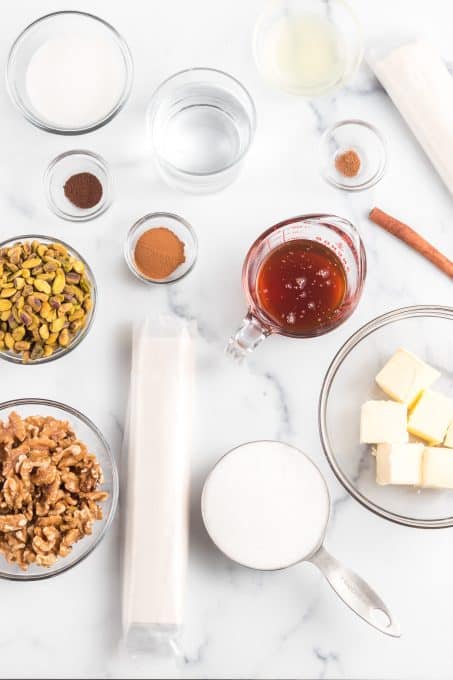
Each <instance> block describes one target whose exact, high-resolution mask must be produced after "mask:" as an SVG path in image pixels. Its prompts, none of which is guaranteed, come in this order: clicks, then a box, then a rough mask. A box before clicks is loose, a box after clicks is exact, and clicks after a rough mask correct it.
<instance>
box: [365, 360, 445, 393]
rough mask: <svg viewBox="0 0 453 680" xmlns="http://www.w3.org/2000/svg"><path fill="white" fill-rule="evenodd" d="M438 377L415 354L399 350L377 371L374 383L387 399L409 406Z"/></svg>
mask: <svg viewBox="0 0 453 680" xmlns="http://www.w3.org/2000/svg"><path fill="white" fill-rule="evenodd" d="M440 375H441V374H440V373H439V371H436V369H435V368H432V367H431V366H429V365H428V364H426V363H425V362H424V361H422V360H421V359H419V358H418V357H417V356H415V354H412V352H409V351H408V350H406V349H403V348H400V349H398V350H397V351H396V352H395V354H394V355H393V356H392V357H391V358H390V359H389V360H388V361H387V363H386V364H385V366H384V368H383V369H382V370H381V371H379V373H378V374H377V376H376V382H377V384H378V385H379V387H380V388H381V390H383V391H384V392H385V393H386V394H388V396H389V397H391V398H392V399H395V400H396V401H401V402H403V403H404V404H407V405H408V406H410V405H411V404H413V403H414V401H415V400H416V399H417V397H418V396H419V395H420V394H421V392H423V390H426V389H427V388H428V387H430V386H431V385H432V384H433V382H434V381H435V380H437V378H440Z"/></svg>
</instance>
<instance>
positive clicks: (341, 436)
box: [319, 305, 453, 529]
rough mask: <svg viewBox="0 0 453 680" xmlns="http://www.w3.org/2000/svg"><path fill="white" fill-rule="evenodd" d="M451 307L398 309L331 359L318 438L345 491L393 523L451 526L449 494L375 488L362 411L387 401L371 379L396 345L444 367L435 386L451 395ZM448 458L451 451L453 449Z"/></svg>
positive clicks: (321, 402) (353, 338) (452, 515)
mask: <svg viewBox="0 0 453 680" xmlns="http://www.w3.org/2000/svg"><path fill="white" fill-rule="evenodd" d="M452 342H453V307H440V306H434V305H432V306H431V305H426V306H413V307H405V308H402V309H396V310H394V311H392V312H388V313H387V314H383V315H382V316H378V317H377V318H376V319H373V320H372V321H370V322H369V323H367V324H366V325H365V326H363V327H362V328H360V329H359V330H358V331H356V332H355V333H354V334H353V335H352V336H351V337H350V338H349V340H347V342H346V343H345V344H344V345H343V347H342V348H341V349H340V350H339V351H338V353H337V354H336V356H335V357H334V359H333V361H332V363H331V364H330V367H329V369H328V371H327V373H326V376H325V378H324V383H323V386H322V389H321V395H320V398H319V429H320V435H321V442H322V446H323V448H324V453H325V454H326V457H327V460H328V461H329V463H330V466H331V468H332V470H333V471H334V473H335V475H336V477H337V478H338V480H339V481H340V483H341V484H342V485H343V486H344V488H345V489H346V491H347V492H348V493H350V494H351V496H353V497H354V498H355V499H356V500H357V501H358V502H359V503H361V504H362V505H363V506H364V507H365V508H368V510H371V512H374V513H375V514H376V515H379V516H380V517H383V518H384V519H387V520H390V521H392V522H395V523H397V524H402V525H404V526H408V527H417V528H420V529H437V528H443V527H451V526H453V491H451V490H440V489H417V488H415V487H410V486H379V485H378V484H377V483H376V480H375V458H374V456H373V455H372V454H371V452H370V447H369V446H368V445H365V444H360V443H359V437H360V408H361V406H362V404H363V403H364V402H365V401H368V400H369V399H388V398H389V397H387V396H386V395H385V394H384V392H382V391H381V390H380V389H379V388H378V386H377V385H376V383H375V376H376V374H377V373H378V371H379V370H380V369H381V368H382V366H383V365H384V364H385V363H386V361H387V360H388V359H389V358H390V357H391V356H392V355H393V354H394V353H395V351H396V350H397V349H398V348H399V347H405V348H406V349H408V350H410V351H412V352H414V353H415V354H416V355H417V356H419V357H420V358H421V359H423V360H425V361H426V362H428V363H429V364H430V365H432V366H434V367H435V368H437V369H438V370H439V371H440V372H441V378H440V379H439V380H438V381H437V382H436V384H435V387H434V389H436V390H439V391H440V392H443V393H444V394H447V395H450V396H452V395H453V373H452V369H451V366H452V362H451V347H452ZM452 455H453V452H452Z"/></svg>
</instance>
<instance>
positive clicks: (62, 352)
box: [0, 234, 97, 366]
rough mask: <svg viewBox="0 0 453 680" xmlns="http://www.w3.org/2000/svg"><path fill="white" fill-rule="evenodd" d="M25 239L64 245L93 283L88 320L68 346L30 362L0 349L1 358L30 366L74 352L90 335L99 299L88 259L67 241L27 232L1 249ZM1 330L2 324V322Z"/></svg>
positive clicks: (0, 247) (14, 353)
mask: <svg viewBox="0 0 453 680" xmlns="http://www.w3.org/2000/svg"><path fill="white" fill-rule="evenodd" d="M24 241H39V242H40V243H43V244H45V245H50V244H51V243H58V244H60V245H62V246H64V247H65V248H66V249H67V250H68V253H69V254H70V255H72V256H73V257H75V258H76V259H77V260H80V261H81V262H82V263H83V265H84V267H85V274H86V277H87V279H88V281H89V282H90V284H91V309H90V310H89V311H88V312H87V316H86V322H85V325H84V326H83V328H82V329H81V330H80V331H79V332H78V333H77V334H76V335H75V336H74V337H73V339H72V341H71V342H70V343H69V344H68V345H67V346H66V347H59V348H58V349H56V350H55V351H54V352H53V354H51V355H50V356H47V357H45V356H43V357H41V358H37V359H33V360H30V361H29V362H28V363H24V362H23V360H22V354H20V353H17V352H14V351H11V350H8V349H0V358H2V359H6V361H11V362H12V363H15V364H22V365H24V366H30V365H33V366H34V365H36V364H45V363H47V362H49V361H54V360H55V359H59V358H60V357H62V356H64V355H65V354H69V352H72V350H73V349H75V348H76V347H77V346H78V345H79V344H80V343H81V342H82V340H83V339H84V338H85V337H86V336H87V335H88V332H89V330H90V328H91V326H92V323H93V320H94V316H95V311H96V299H97V287H96V281H95V278H94V274H93V272H92V270H91V268H90V266H89V265H88V263H87V262H86V260H85V259H84V258H83V257H82V255H80V253H78V252H77V251H76V250H75V249H74V248H72V247H71V246H69V245H68V244H67V243H65V242H64V241H62V240H60V239H57V238H51V237H49V236H42V235H40V234H25V235H23V236H15V237H14V238H10V239H8V240H6V241H2V242H1V243H0V250H1V249H2V248H9V247H11V246H13V245H14V244H16V243H19V242H24ZM0 330H1V324H0Z"/></svg>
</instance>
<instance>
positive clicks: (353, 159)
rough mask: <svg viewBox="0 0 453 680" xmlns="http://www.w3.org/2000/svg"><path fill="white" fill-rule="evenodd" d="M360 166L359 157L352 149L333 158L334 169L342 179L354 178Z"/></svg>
mask: <svg viewBox="0 0 453 680" xmlns="http://www.w3.org/2000/svg"><path fill="white" fill-rule="evenodd" d="M360 166H361V160H360V156H359V154H358V153H357V151H354V149H348V150H347V151H344V152H343V153H340V154H338V155H337V156H336V158H335V167H336V169H337V170H338V172H340V173H341V174H342V175H344V177H356V175H358V173H359V170H360Z"/></svg>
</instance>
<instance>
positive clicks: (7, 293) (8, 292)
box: [0, 284, 16, 298]
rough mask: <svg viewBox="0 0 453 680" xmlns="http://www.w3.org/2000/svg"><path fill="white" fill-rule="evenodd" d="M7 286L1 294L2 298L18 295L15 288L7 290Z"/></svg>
mask: <svg viewBox="0 0 453 680" xmlns="http://www.w3.org/2000/svg"><path fill="white" fill-rule="evenodd" d="M6 285H8V284H6ZM6 285H5V287H4V288H3V290H2V292H1V293H0V297H1V298H10V297H12V296H13V295H15V293H16V289H15V288H6Z"/></svg>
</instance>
